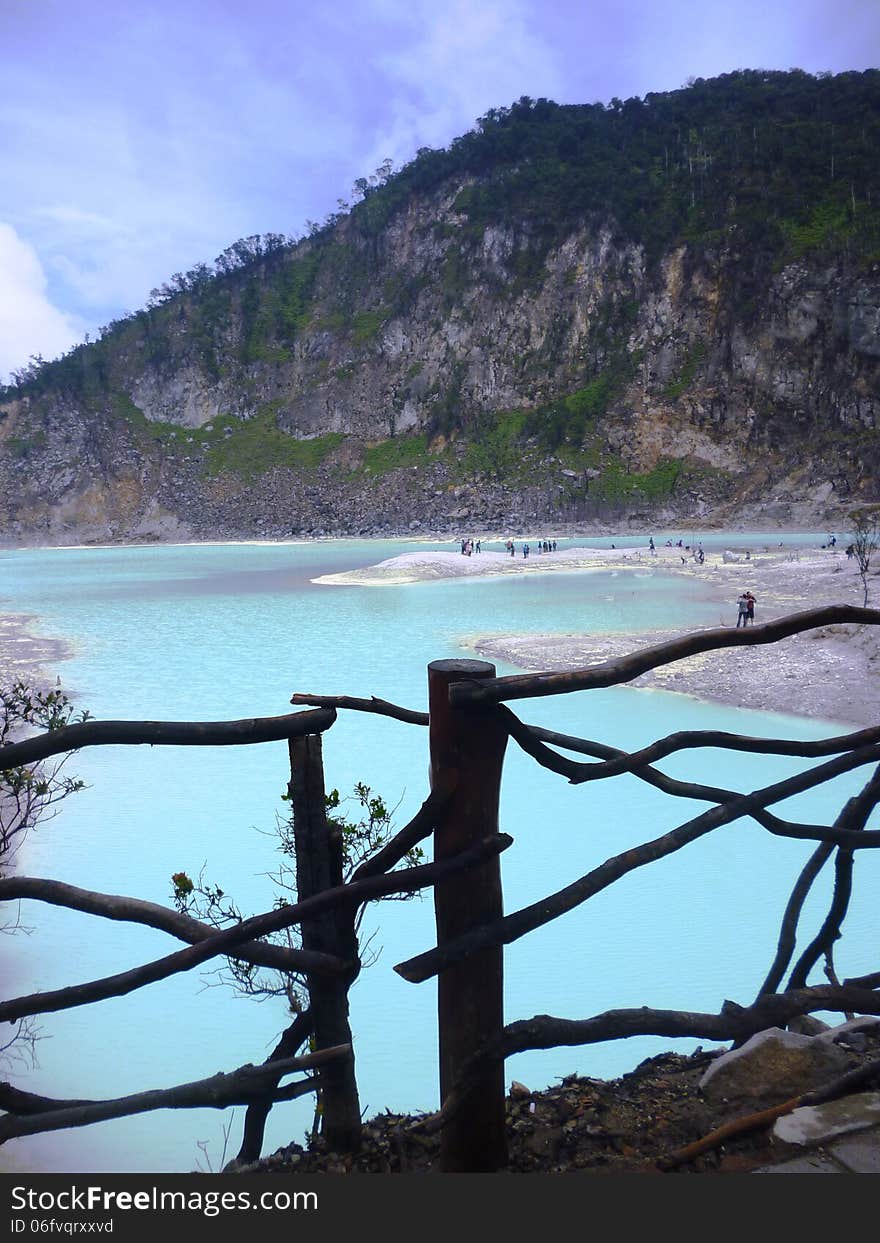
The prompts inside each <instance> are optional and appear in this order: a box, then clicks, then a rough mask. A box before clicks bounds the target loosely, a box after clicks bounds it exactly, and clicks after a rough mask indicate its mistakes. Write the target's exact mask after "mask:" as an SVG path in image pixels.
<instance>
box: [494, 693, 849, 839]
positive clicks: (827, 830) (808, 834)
mask: <svg viewBox="0 0 880 1243" xmlns="http://www.w3.org/2000/svg"><path fill="white" fill-rule="evenodd" d="M497 711H499V712H502V713H504V715H505V719H506V721H507V724H508V730H509V733H510V736H511V737H512V738H513V739H514V741H515V742H517V743H519V745H520V746H521V747H522V749H523V750H524V751H525V752H526V753H527V754H528V755H531V756H532V758H533V759H534V760H535V761H536V762H537V763H538V764H540V765H541V767H542V768H547V769H550V771H551V772H556V773H560V774H561V775H562V776H567V777H568V778H569V780H570V781H571V782H573V783H574V784H578V783H579V782H580V781H581V780H582V779H583V778H582V777H581V775H580V774H581V773H582V772H583V771H584V770H585V769H592V768H593V767H594V766H593V765H581V764H577V763H575V762H574V761H572V760H568V759H566V758H565V757H564V756H562V755H557V753H556V752H555V751H551V750H550V748H549V747H545V746H543V745H542V744H541V743H540V742H538V741H537V739H536V735H537V734H538V733H539V732H543V733H549V732H550V731H538V730H536V729H535V728H534V727H532V726H529V725H525V724H524V723H523V722H522V721H520V720H519V719H518V718H517V717H516V716H514V714H513V713H512V712H511V711H510V709H509V708H507V707H505V706H504V705H503V704H500V705H498V707H497ZM863 732H865V733H867V732H868V731H863ZM855 736H856V735H852V737H855ZM557 737H559V738H563V737H565V735H557ZM571 741H579V742H581V743H582V744H583V746H584V747H587V746H588V747H590V748H591V749H593V750H594V751H595V752H598V750H599V746H600V744H598V743H591V742H588V741H587V740H586V739H572V740H571ZM563 745H564V744H563ZM830 750H831V751H832V753H833V752H834V751H836V750H838V748H837V747H832V748H830ZM602 751H603V752H604V753H605V754H606V755H608V757H609V758H613V757H619V758H622V759H624V758H626V756H627V754H628V753H627V752H626V751H620V750H617V749H616V748H614V747H604V746H603V747H602ZM818 754H823V753H822V752H818ZM606 775H608V774H606ZM632 776H634V777H638V778H639V780H641V781H644V782H646V783H647V784H648V785H651V786H654V787H655V789H658V790H662V791H663V793H664V794H672V795H675V796H676V797H677V798H691V799H695V800H698V801H699V802H701V803H729V802H731V801H732V800H733V799H737V798H742V797H743V796H742V794H741V793H740V791H738V790H727V789H724V788H722V787H719V786H707V785H700V784H697V783H696V782H693V781H679V780H677V779H676V778H674V777H668V776H667V775H666V773H662V772H661V771H660V770H659V769H658V768H654V767H653V766H652V765H650V764H646V765H644V766H643V767H641V768H638V769H635V770H634V771H633V772H632ZM751 815H752V817H753V819H755V820H757V822H758V823H759V824H760V825H762V826H763V827H764V828H765V829H767V830H768V832H770V833H773V834H775V835H777V836H779V837H795V838H801V839H805V840H808V841H827V842H831V843H832V844H834V845H847V844H850V845H853V844H857V845H861V846H870V845H871V840H870V839H865V838H864V837H860V838H858V839H857V838H855V837H848V836H847V833H848V832H849V830H847V829H845V828H844V829H842V828H837V827H835V826H833V825H823V824H803V823H798V822H796V821H793V820H782V819H780V817H779V816H775V815H773V813H772V812H769V811H767V810H766V808H759V809H757V810H756V811H753V812H752V813H751Z"/></svg>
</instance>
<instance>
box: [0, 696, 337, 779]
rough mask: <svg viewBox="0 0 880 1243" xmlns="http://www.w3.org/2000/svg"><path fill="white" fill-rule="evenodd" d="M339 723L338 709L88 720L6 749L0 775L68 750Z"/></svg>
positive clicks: (196, 742)
mask: <svg viewBox="0 0 880 1243" xmlns="http://www.w3.org/2000/svg"><path fill="white" fill-rule="evenodd" d="M335 720H336V713H335V712H334V711H333V709H332V708H320V709H317V710H316V711H315V712H291V713H288V714H287V715H286V716H264V717H250V718H248V719H246V720H241V721H84V722H83V723H82V724H80V725H65V726H63V727H62V728H61V729H53V730H51V731H50V732H49V733H46V734H35V735H34V737H33V738H25V739H24V740H23V741H22V742H12V743H9V744H8V745H7V746H5V747H0V771H4V770H6V769H9V768H14V767H17V766H18V765H21V764H33V763H35V762H36V761H37V760H43V759H46V757H47V756H49V755H59V754H60V753H61V752H62V751H78V750H81V749H82V748H83V747H96V746H109V745H122V746H138V745H141V744H145V745H148V746H175V747H239V746H249V745H250V744H252V743H256V742H279V741H281V740H282V739H284V738H298V737H300V736H301V735H303V734H320V733H322V732H323V731H324V730H326V729H329V728H330V726H331V725H332V724H333V722H334V721H335Z"/></svg>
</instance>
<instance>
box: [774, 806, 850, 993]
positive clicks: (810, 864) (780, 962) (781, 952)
mask: <svg viewBox="0 0 880 1243" xmlns="http://www.w3.org/2000/svg"><path fill="white" fill-rule="evenodd" d="M842 815H843V813H841V816H842ZM841 816H838V821H839V820H840V819H841ZM833 851H834V847H833V846H832V845H831V843H830V842H822V843H821V844H820V845H819V846H817V847H816V849H815V850H814V851H813V853H812V854H811V855H810V857H809V859H808V860H807V862H806V863H805V864H804V867H803V869H802V871H801V874H800V876H798V878H797V881H796V882H795V885H794V888H793V889H792V891H791V897H790V898H789V899H788V902H787V904H786V907H785V911H784V912H783V915H782V924H781V926H780V929H779V940H778V941H777V943H776V954H775V956H774V959H773V962H772V963H771V964H770V970H769V971H768V972H767V978H766V979H765V980H764V983H763V984H762V985H761V987H760V988H759V989H758V997H760V996H761V995H762V994H763V993H775V992H776V990H777V988H778V987H779V985H780V983H781V981H782V977H783V975H784V974H785V969H786V967H787V966H788V964H789V963H790V962H791V956H792V954H793V953H794V949H795V945H796V943H797V925H798V920H799V919H800V915H801V911H802V910H803V906H804V902H806V900H807V894H808V893H809V892H810V890H811V889H812V887H813V882H814V881H815V879H816V877H817V876H818V875H819V873H820V872H821V871H822V868H823V867H824V866H825V864H826V863H827V862H828V860H829V859H830V858H831V855H832V853H833Z"/></svg>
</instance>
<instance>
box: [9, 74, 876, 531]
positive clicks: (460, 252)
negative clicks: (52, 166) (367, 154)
mask: <svg viewBox="0 0 880 1243" xmlns="http://www.w3.org/2000/svg"><path fill="white" fill-rule="evenodd" d="M356 190H357V193H358V196H359V201H358V202H356V203H355V205H354V206H352V207H350V208H349V207H348V206H345V208H344V210H342V211H340V213H338V214H336V215H334V216H332V217H330V218H328V220H327V221H325V222H324V224H323V225H321V226H318V225H312V226H311V228H310V233H309V236H307V237H305V238H304V239H302V240H300V241H298V242H292V241H291V240H289V239H287V238H285V237H283V236H282V235H279V234H270V235H269V236H267V237H252V238H246V239H243V240H241V241H239V242H236V243H234V244H233V245H232V246H230V247H229V248H228V249H227V250H226V251H224V253H223V255H221V256H220V257H219V258H218V259H217V260H216V261H215V263H214V264H213V265H206V264H200V265H197V267H196V268H194V269H193V270H192V271H191V272H188V273H186V274H176V275H175V276H173V277H172V278H171V279H170V281H169V282H168V284H166V285H164V286H163V287H162V288H161V289H160V290H156V291H154V294H153V295H152V297H151V299H150V304H149V305H148V307H146V308H145V309H143V310H140V311H138V312H137V313H136V314H133V315H130V316H128V317H126V318H125V319H123V320H119V321H116V322H114V323H113V324H111V325H108V327H107V328H105V329H104V330H103V332H102V334H101V337H100V339H99V340H97V341H94V342H91V343H87V344H84V345H80V346H77V347H76V348H74V349H73V350H71V351H70V353H69V354H67V355H66V356H65V357H64V358H62V359H59V360H57V361H55V362H41V361H39V362H36V363H34V364H33V365H32V366H30V367H29V368H27V369H26V370H25V372H24V373H23V374H21V375H19V376H18V377H17V382H16V383H15V384H13V385H11V386H9V387H7V388H5V389H3V390H2V392H0V539H2V540H3V541H4V542H6V543H33V542H61V543H68V542H78V541H80V540H105V539H165V538H202V539H205V538H224V537H236V536H237V537H249V536H251V537H252V536H258V535H262V536H266V537H280V536H289V535H291V534H312V535H314V534H389V533H392V532H394V533H399V532H406V531H411V532H413V533H416V532H423V533H429V532H448V533H450V534H454V533H459V532H465V533H466V532H468V531H471V530H474V531H478V530H481V529H483V530H484V529H495V530H498V531H507V530H511V531H514V530H525V531H527V532H529V531H531V532H533V533H540V532H541V531H547V532H552V531H553V530H558V529H560V528H561V527H562V526H563V524H567V523H574V522H577V523H583V524H615V525H619V524H625V523H633V524H639V525H643V524H644V523H648V522H649V523H651V524H656V525H658V526H659V525H660V524H662V523H664V522H667V523H680V522H683V521H685V520H686V519H699V520H700V521H701V522H703V523H704V524H707V523H710V522H712V521H717V522H734V521H737V522H746V523H747V524H748V525H754V524H755V522H757V521H758V520H759V519H761V520H764V521H767V522H780V523H781V522H786V521H788V522H798V521H800V522H809V523H812V522H821V523H823V524H824V523H825V522H826V521H827V522H828V523H832V522H833V523H834V525H838V526H839V525H842V519H845V516H846V514H847V513H848V512H849V510H851V509H852V508H853V507H854V506H856V505H858V504H862V503H865V502H873V501H877V500H880V496H878V466H880V441H878V431H877V428H878V420H880V382H878V381H880V71H876V70H870V71H867V72H864V73H843V74H838V75H835V76H832V75H830V74H824V75H818V76H812V75H810V74H807V73H804V72H802V71H799V70H793V71H791V72H787V73H781V72H769V71H760V70H755V71H753V70H743V71H739V72H737V73H732V74H727V75H724V76H723V77H719V78H715V79H712V80H702V79H697V80H696V81H694V82H692V83H690V84H689V85H688V86H687V87H685V88H682V89H681V90H679V91H673V92H670V93H664V94H649V95H647V96H646V97H645V98H644V99H628V100H625V101H621V100H618V99H613V100H612V101H611V102H610V103H609V104H607V105H603V104H600V103H595V104H586V105H566V106H562V105H558V104H555V103H553V102H551V101H549V100H544V99H539V100H531V99H527V98H523V99H521V100H519V101H518V102H517V103H515V104H513V105H512V106H511V107H509V108H499V109H494V110H492V111H491V112H489V113H488V114H487V115H486V116H484V117H481V118H480V120H479V121H478V122H477V123H476V125H475V127H474V129H473V130H472V131H471V132H469V133H467V134H465V135H463V136H462V137H461V138H458V139H456V140H455V141H454V142H453V143H452V144H451V145H450V147H449V148H448V149H447V150H443V151H436V150H428V149H423V150H421V151H419V153H418V154H417V156H416V157H415V159H413V160H412V161H411V162H410V163H409V164H407V165H406V166H405V167H403V168H402V169H400V170H399V171H397V172H392V171H391V170H390V168H389V167H388V166H387V165H386V166H383V168H382V169H380V170H378V171H377V173H376V174H374V175H373V176H372V177H370V178H364V179H361V181H360V182H358V184H357V187H356Z"/></svg>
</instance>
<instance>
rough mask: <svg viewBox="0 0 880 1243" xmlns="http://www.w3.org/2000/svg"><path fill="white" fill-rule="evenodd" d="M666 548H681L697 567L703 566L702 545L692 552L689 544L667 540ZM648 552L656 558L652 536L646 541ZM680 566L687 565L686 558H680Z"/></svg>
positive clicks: (695, 547) (703, 554)
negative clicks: (689, 555)
mask: <svg viewBox="0 0 880 1243" xmlns="http://www.w3.org/2000/svg"><path fill="white" fill-rule="evenodd" d="M611 547H612V548H613V547H614V545H613V544H612V545H611ZM666 547H667V548H683V549H684V550H685V552H689V553H691V556H692V557H693V559H694V561H696V562H697V564H698V565H702V564H703V562H704V561H705V560H706V554H705V553H704V552H703V545H702V544H699V545H694V548H693V550H691V546H690V544H685V543H683V542H682V541H681V540H679V541H678V543H677V544H674V543H673V542H672V540H671V539H668V540H667V541H666ZM648 552H649V553H650V554H651V556H652V557H656V556H657V546H656V544H655V543H654V536H653V535H652V536H650V537H649V539H648ZM681 564H682V565H686V564H687V558H686V557H684V556H682V558H681Z"/></svg>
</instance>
